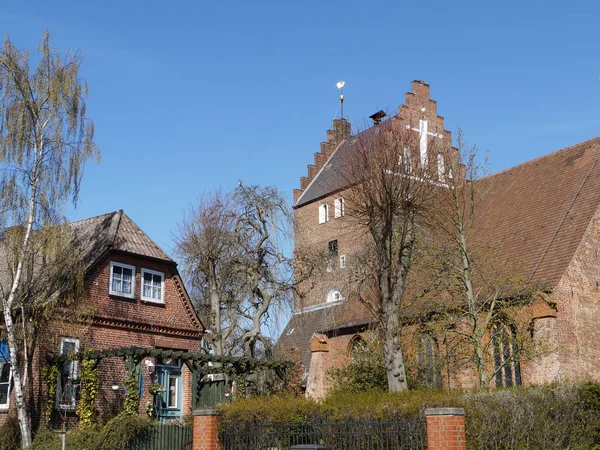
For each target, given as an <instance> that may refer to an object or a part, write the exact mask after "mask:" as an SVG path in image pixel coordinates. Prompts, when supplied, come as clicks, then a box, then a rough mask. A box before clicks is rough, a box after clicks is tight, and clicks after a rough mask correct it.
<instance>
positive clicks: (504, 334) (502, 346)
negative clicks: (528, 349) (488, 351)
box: [492, 323, 521, 387]
mask: <svg viewBox="0 0 600 450" xmlns="http://www.w3.org/2000/svg"><path fill="white" fill-rule="evenodd" d="M492 353H493V355H494V379H495V380H496V387H502V386H506V387H509V386H519V385H521V364H520V363H519V349H518V346H517V336H516V333H515V330H514V329H513V328H512V327H510V326H508V325H506V324H503V323H500V324H495V325H494V326H493V327H492Z"/></svg>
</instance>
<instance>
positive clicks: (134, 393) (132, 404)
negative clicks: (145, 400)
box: [123, 356, 140, 416]
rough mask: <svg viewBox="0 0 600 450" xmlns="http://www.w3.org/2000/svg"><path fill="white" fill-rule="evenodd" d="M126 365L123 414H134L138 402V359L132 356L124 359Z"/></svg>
mask: <svg viewBox="0 0 600 450" xmlns="http://www.w3.org/2000/svg"><path fill="white" fill-rule="evenodd" d="M125 364H126V366H127V374H126V375H125V380H124V381H123V384H124V386H125V390H126V393H125V401H124V403H123V414H127V415H130V416H136V415H137V414H138V409H139V404H140V385H139V383H138V378H139V366H138V361H137V360H136V359H135V358H133V357H132V356H129V357H127V359H126V360H125Z"/></svg>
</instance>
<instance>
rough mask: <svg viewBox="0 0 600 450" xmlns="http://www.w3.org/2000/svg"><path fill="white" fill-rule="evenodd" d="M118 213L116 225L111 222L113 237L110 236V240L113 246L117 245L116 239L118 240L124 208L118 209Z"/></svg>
mask: <svg viewBox="0 0 600 450" xmlns="http://www.w3.org/2000/svg"><path fill="white" fill-rule="evenodd" d="M116 215H117V220H116V222H117V223H116V225H114V227H113V224H111V226H110V231H109V232H110V233H112V237H111V238H110V242H111V244H110V245H111V247H114V246H115V241H116V240H117V233H118V232H119V226H120V225H121V219H122V218H123V210H122V209H119V210H118V211H116Z"/></svg>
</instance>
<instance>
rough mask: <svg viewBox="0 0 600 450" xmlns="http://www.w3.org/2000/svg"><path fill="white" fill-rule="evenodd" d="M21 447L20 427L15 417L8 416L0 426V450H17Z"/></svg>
mask: <svg viewBox="0 0 600 450" xmlns="http://www.w3.org/2000/svg"><path fill="white" fill-rule="evenodd" d="M20 448H21V429H20V428H19V421H18V420H17V419H16V417H13V416H8V418H7V419H6V422H4V423H3V424H2V426H1V427H0V450H19V449H20Z"/></svg>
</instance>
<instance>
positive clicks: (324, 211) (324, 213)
mask: <svg viewBox="0 0 600 450" xmlns="http://www.w3.org/2000/svg"><path fill="white" fill-rule="evenodd" d="M327 221H329V208H328V206H327V204H326V203H323V204H322V205H320V206H319V223H325V222H327Z"/></svg>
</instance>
